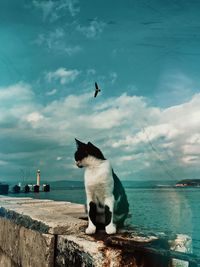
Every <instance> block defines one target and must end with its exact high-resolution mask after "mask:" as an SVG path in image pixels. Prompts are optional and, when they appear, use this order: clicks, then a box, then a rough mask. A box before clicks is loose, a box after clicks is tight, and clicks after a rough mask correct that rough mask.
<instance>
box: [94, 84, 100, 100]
mask: <svg viewBox="0 0 200 267" xmlns="http://www.w3.org/2000/svg"><path fill="white" fill-rule="evenodd" d="M100 91H101V90H100V89H99V87H98V84H97V82H95V92H94V97H96V96H97V95H98V93H99V92H100Z"/></svg>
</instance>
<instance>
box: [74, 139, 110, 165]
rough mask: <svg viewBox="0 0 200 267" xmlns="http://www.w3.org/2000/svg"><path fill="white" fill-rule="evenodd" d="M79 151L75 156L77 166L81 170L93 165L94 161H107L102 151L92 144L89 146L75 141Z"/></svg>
mask: <svg viewBox="0 0 200 267" xmlns="http://www.w3.org/2000/svg"><path fill="white" fill-rule="evenodd" d="M75 141H76V146H77V151H76V152H75V154H74V158H75V161H76V165H77V166H78V167H79V168H82V167H87V166H89V165H90V164H92V159H94V160H105V158H104V155H103V154H102V152H101V150H100V149H99V148H97V147H96V146H94V145H93V144H92V143H90V142H88V143H87V144H85V143H83V142H81V141H79V140H78V139H75Z"/></svg>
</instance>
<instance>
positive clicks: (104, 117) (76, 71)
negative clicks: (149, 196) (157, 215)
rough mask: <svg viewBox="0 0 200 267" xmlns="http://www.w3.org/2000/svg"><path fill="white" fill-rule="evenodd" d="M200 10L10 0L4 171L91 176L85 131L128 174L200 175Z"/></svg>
mask: <svg viewBox="0 0 200 267" xmlns="http://www.w3.org/2000/svg"><path fill="white" fill-rule="evenodd" d="M199 18H200V2H199V1H194V0H192V1H186V0H170V1H169V0H166V1H162V0H152V1H143V0H127V1H114V0H107V1H105V0H101V1H97V0H87V1H81V0H18V1H13V0H1V2H0V20H1V23H0V73H1V75H0V128H1V130H0V180H4V181H6V180H7V181H11V180H16V179H18V180H20V179H21V178H22V177H23V176H27V177H28V179H31V178H32V177H34V176H35V172H36V170H37V169H40V170H41V173H42V177H43V178H44V179H45V180H49V181H51V180H59V179H63V180H64V179H68V180H73V179H74V180H81V179H82V175H83V173H82V171H80V170H79V169H77V168H76V167H75V165H74V159H73V154H74V150H75V144H74V138H75V137H76V138H78V139H80V140H82V141H85V142H88V141H91V142H93V143H94V144H96V145H97V146H99V147H100V148H101V149H102V151H103V152H104V154H105V156H106V157H107V158H109V159H110V160H111V162H112V165H113V167H114V169H115V171H116V173H117V174H118V175H119V176H120V178H121V179H122V180H147V179H151V180H152V179H157V180H165V179H170V180H171V179H174V180H176V179H177V180H178V179H182V178H199V171H200V167H199V166H200V164H199V163H200V158H199V151H200V108H199V107H200V94H199V89H200V75H199V70H200V19H199ZM95 81H97V82H98V84H99V86H100V87H101V89H102V91H101V93H100V94H99V96H98V97H97V98H96V99H94V98H93V90H94V82H95Z"/></svg>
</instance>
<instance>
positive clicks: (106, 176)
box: [79, 156, 116, 234]
mask: <svg viewBox="0 0 200 267" xmlns="http://www.w3.org/2000/svg"><path fill="white" fill-rule="evenodd" d="M79 164H81V165H82V166H84V167H85V175H84V180H85V190H86V195H87V208H88V210H89V203H90V202H91V201H92V202H94V203H99V202H100V203H101V204H102V205H107V206H108V207H109V209H110V211H111V212H112V218H111V222H110V223H109V225H107V226H106V233H107V234H114V233H116V226H115V224H113V209H114V196H113V187H114V181H113V177H112V167H111V165H110V162H109V161H108V160H100V159H96V158H95V157H92V156H88V157H87V158H84V159H83V160H82V161H81V163H79ZM97 209H98V213H101V212H102V213H104V210H103V209H102V208H101V207H98V206H97ZM88 219H89V224H88V228H87V229H86V233H87V234H93V233H95V231H96V227H95V225H94V224H93V223H92V222H91V220H90V218H89V216H88Z"/></svg>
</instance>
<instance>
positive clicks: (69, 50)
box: [64, 45, 82, 56]
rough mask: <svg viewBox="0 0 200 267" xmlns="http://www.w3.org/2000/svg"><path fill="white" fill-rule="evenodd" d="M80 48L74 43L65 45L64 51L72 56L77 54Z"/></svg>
mask: <svg viewBox="0 0 200 267" xmlns="http://www.w3.org/2000/svg"><path fill="white" fill-rule="evenodd" d="M81 50H82V48H81V47H80V46H79V45H75V46H67V47H66V48H65V49H64V51H65V52H66V53H67V54H68V55H69V56H72V55H74V54H77V53H78V52H80V51H81Z"/></svg>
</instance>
